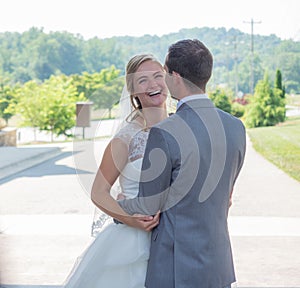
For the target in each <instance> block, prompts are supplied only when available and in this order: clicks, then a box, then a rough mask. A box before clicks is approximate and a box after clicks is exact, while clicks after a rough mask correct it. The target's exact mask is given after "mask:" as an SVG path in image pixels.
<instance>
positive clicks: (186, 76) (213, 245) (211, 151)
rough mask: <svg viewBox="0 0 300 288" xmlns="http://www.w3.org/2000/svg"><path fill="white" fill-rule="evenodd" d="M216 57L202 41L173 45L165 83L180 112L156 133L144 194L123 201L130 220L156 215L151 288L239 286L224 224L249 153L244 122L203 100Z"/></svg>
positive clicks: (143, 177) (151, 138) (141, 191)
mask: <svg viewBox="0 0 300 288" xmlns="http://www.w3.org/2000/svg"><path fill="white" fill-rule="evenodd" d="M212 66H213V58H212V55H211V53H210V51H209V50H208V49H207V47H206V46H205V45H204V44H203V43H202V42H200V41H198V40H181V41H178V42H176V43H174V44H173V45H171V46H170V47H169V50H168V54H167V57H166V60H165V69H166V72H167V75H166V83H167V85H168V87H169V90H170V93H171V95H172V97H173V98H175V99H177V100H179V102H178V105H177V111H176V113H175V114H173V115H172V116H170V117H169V118H168V119H166V120H164V121H163V122H161V123H159V124H158V125H156V126H155V127H153V128H151V130H150V133H149V138H148V142H147V146H146V151H145V155H144V160H143V167H142V173H141V183H140V189H139V195H138V197H137V198H135V199H125V200H121V201H119V204H120V205H121V207H122V208H123V209H124V210H125V211H126V212H128V213H129V214H134V213H141V214H147V215H149V214H150V215H154V214H155V213H156V212H157V211H161V217H160V222H159V225H158V226H157V227H156V228H154V229H153V231H152V241H151V249H150V258H149V264H148V270H147V276H146V284H145V286H146V287H147V288H157V287H163V288H174V287H175V288H191V287H197V288H223V287H230V285H231V283H233V282H235V273H234V265H233V259H232V251H231V244H230V238H229V233H228V226H227V216H228V208H229V206H230V203H231V194H232V191H233V186H234V183H235V181H236V179H237V177H238V175H239V172H240V170H241V168H242V165H243V161H244V155H245V129H244V126H243V124H242V122H241V121H240V120H239V119H237V118H235V117H233V116H232V115H230V114H228V113H226V112H224V111H222V110H220V109H217V108H216V107H215V106H214V105H213V103H212V101H211V100H210V99H209V98H208V96H207V94H206V84H207V82H208V81H209V79H210V77H211V74H212Z"/></svg>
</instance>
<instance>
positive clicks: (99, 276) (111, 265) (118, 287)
mask: <svg viewBox="0 0 300 288" xmlns="http://www.w3.org/2000/svg"><path fill="white" fill-rule="evenodd" d="M135 126H136V125H134V124H129V132H130V133H129V134H128V133H124V132H123V133H122V134H121V135H119V136H120V138H123V139H124V138H127V137H128V136H129V138H130V139H131V140H130V145H129V157H128V158H129V161H128V163H127V165H126V166H125V168H124V170H123V171H122V173H121V175H120V177H119V183H120V186H121V190H122V192H123V193H124V194H125V196H126V197H127V198H134V197H136V196H137V194H138V190H139V178H140V172H141V165H142V157H143V155H144V150H145V145H146V141H147V137H148V132H146V131H143V130H140V127H139V128H138V127H135ZM137 128H138V132H136V131H137V130H136V129H137ZM127 132H128V131H127ZM134 132H135V133H134ZM132 133H134V135H133V136H130V135H131V134H132ZM126 141H128V139H127V140H126ZM150 237H151V235H150V232H145V231H142V230H140V229H135V228H132V227H129V226H127V225H123V224H115V223H111V224H108V225H107V226H106V227H105V228H103V230H102V231H101V232H99V234H98V235H97V236H96V238H95V240H94V241H93V242H92V244H91V245H90V246H89V247H88V248H87V250H86V251H85V252H84V253H83V255H82V256H81V257H80V258H79V259H78V261H77V263H76V265H75V266H74V268H73V270H72V272H71V274H70V275H69V277H68V279H67V280H66V283H65V285H64V287H65V288H75V287H78V288H143V287H144V281H145V277H146V270H147V262H148V258H149V250H150Z"/></svg>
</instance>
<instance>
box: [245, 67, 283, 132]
mask: <svg viewBox="0 0 300 288" xmlns="http://www.w3.org/2000/svg"><path fill="white" fill-rule="evenodd" d="M278 91H281V90H279V89H277V88H275V89H273V88H272V87H271V84H270V81H269V76H268V74H267V73H265V76H264V79H263V80H260V81H259V82H258V83H257V85H256V87H255V93H254V96H252V97H251V98H250V103H249V105H247V106H246V107H247V109H246V122H245V124H246V126H247V127H249V128H253V127H261V126H273V125H275V124H277V123H279V122H282V121H284V119H285V101H284V99H283V98H282V97H281V95H280V93H278Z"/></svg>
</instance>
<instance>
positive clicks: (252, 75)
mask: <svg viewBox="0 0 300 288" xmlns="http://www.w3.org/2000/svg"><path fill="white" fill-rule="evenodd" d="M244 23H247V24H251V80H250V89H251V94H252V95H253V92H254V71H253V70H254V67H253V66H254V34H253V30H254V29H253V27H254V24H260V23H261V21H259V22H255V21H253V18H251V21H250V22H247V21H244Z"/></svg>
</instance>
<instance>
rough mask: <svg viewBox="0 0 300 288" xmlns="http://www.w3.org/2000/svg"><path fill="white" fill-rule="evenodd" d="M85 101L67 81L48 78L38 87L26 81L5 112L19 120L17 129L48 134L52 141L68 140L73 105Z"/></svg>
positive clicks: (73, 119) (72, 123)
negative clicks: (62, 137) (54, 135)
mask: <svg viewBox="0 0 300 288" xmlns="http://www.w3.org/2000/svg"><path fill="white" fill-rule="evenodd" d="M85 100H86V98H85V97H84V96H83V94H81V95H78V93H77V90H76V88H75V87H74V86H73V85H72V81H71V79H70V78H69V77H67V76H64V75H61V76H51V77H50V78H49V79H48V80H46V81H45V82H44V83H42V84H38V83H37V82H36V81H29V82H27V83H25V84H24V85H23V86H22V87H20V88H19V89H18V90H17V91H16V94H15V101H14V102H13V103H11V105H10V106H9V111H13V112H15V113H18V114H19V115H20V116H21V117H22V123H21V126H29V127H34V128H38V129H39V130H45V131H50V132H51V136H52V140H53V134H56V135H66V136H72V135H71V134H70V133H69V132H68V131H69V130H70V129H71V128H73V127H74V125H75V112H76V105H75V104H76V102H77V101H85ZM34 140H35V141H36V135H35V139H34Z"/></svg>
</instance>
